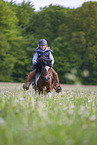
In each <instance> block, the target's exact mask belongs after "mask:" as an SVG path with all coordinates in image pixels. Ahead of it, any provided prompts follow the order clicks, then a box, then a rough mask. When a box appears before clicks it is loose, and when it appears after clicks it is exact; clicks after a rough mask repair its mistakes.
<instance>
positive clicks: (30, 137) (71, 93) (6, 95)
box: [0, 83, 97, 145]
mask: <svg viewBox="0 0 97 145" xmlns="http://www.w3.org/2000/svg"><path fill="white" fill-rule="evenodd" d="M22 85H23V84H21V83H0V145H96V144H97V86H76V85H75V86H73V85H62V92H61V93H59V94H57V93H56V92H55V91H53V92H52V95H51V98H50V97H49V96H44V95H41V96H39V95H35V94H34V90H33V89H32V88H31V87H30V89H29V90H28V91H25V92H24V91H23V89H22Z"/></svg>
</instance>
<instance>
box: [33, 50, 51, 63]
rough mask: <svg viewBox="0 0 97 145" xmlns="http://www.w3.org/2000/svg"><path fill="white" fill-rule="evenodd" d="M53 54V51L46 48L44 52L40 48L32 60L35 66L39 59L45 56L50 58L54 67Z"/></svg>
mask: <svg viewBox="0 0 97 145" xmlns="http://www.w3.org/2000/svg"><path fill="white" fill-rule="evenodd" d="M51 52H52V50H51V49H49V48H46V49H45V50H44V51H43V50H42V49H40V48H39V49H38V50H37V52H36V53H35V54H34V56H33V59H32V62H33V64H35V63H36V62H37V60H38V58H40V57H43V56H45V57H46V58H48V59H49V60H51V61H52V65H53V63H54V57H53V55H52V53H51Z"/></svg>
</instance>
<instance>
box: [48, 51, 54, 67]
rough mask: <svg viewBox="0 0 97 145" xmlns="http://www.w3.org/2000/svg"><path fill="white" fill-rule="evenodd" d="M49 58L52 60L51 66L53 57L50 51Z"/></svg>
mask: <svg viewBox="0 0 97 145" xmlns="http://www.w3.org/2000/svg"><path fill="white" fill-rule="evenodd" d="M49 59H50V60H51V61H52V66H53V64H54V57H53V55H52V53H51V52H50V54H49Z"/></svg>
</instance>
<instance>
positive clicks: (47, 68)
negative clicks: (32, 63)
mask: <svg viewBox="0 0 97 145" xmlns="http://www.w3.org/2000/svg"><path fill="white" fill-rule="evenodd" d="M41 74H42V77H43V78H44V80H45V81H46V82H48V81H49V80H50V77H51V67H50V66H42V72H41Z"/></svg>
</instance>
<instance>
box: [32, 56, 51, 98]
mask: <svg viewBox="0 0 97 145" xmlns="http://www.w3.org/2000/svg"><path fill="white" fill-rule="evenodd" d="M33 68H34V69H36V74H35V80H34V87H33V88H34V89H35V93H36V94H37V91H38V94H46V93H48V95H49V96H51V91H52V89H53V81H52V71H51V62H50V60H48V59H47V58H45V57H42V58H40V59H39V60H38V62H37V63H36V64H35V65H34V66H33Z"/></svg>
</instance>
